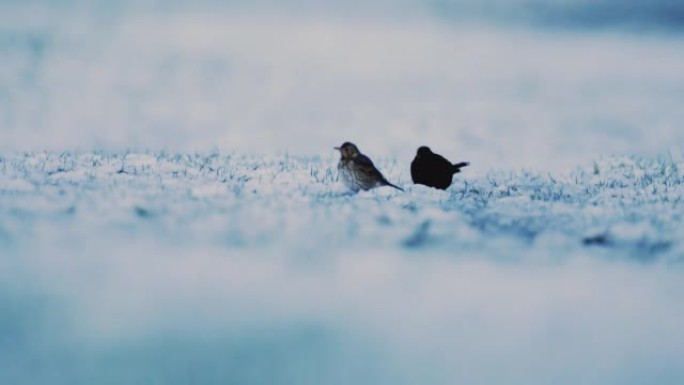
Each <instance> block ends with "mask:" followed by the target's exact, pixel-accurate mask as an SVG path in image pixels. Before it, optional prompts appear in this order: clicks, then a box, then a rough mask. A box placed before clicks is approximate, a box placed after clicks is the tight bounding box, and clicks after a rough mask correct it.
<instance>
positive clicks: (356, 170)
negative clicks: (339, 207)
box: [335, 142, 404, 192]
mask: <svg viewBox="0 0 684 385" xmlns="http://www.w3.org/2000/svg"><path fill="white" fill-rule="evenodd" d="M335 150H338V151H339V152H340V162H339V163H338V164H337V170H338V171H339V173H340V177H341V178H342V182H343V183H344V185H345V186H347V187H348V188H349V189H350V190H351V191H353V192H358V191H359V190H364V191H367V190H370V189H372V188H375V187H382V186H390V187H394V188H395V189H397V190H400V191H404V189H402V188H401V187H399V186H395V185H393V184H392V183H390V182H388V181H387V179H386V178H385V177H384V176H383V175H382V173H380V171H378V169H377V168H375V165H374V164H373V161H372V160H370V158H369V157H367V156H366V155H363V154H362V153H361V151H359V148H358V147H356V145H355V144H354V143H351V142H344V143H343V144H342V145H341V146H340V147H335Z"/></svg>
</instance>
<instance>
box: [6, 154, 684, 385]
mask: <svg viewBox="0 0 684 385" xmlns="http://www.w3.org/2000/svg"><path fill="white" fill-rule="evenodd" d="M335 161H336V160H335V159H334V158H333V157H332V156H331V157H329V158H325V159H321V158H312V157H309V158H305V157H252V156H249V157H247V156H242V155H239V154H221V153H205V154H176V155H173V154H162V153H159V154H151V153H150V154H134V153H130V154H108V153H102V152H100V153H35V154H26V155H19V156H8V157H3V158H2V159H1V163H0V194H1V195H0V199H1V202H2V205H0V247H1V250H2V251H3V256H2V259H0V285H1V287H2V296H0V301H1V303H2V308H3V312H2V315H0V328H2V342H3V344H2V345H3V351H4V352H5V354H3V355H2V356H0V368H1V369H2V370H0V373H2V374H0V376H2V378H3V383H13V384H22V383H24V384H33V383H38V384H47V383H50V384H61V383H63V384H80V383H82V384H86V383H95V382H97V383H138V382H141V381H142V382H145V383H164V384H168V383H179V384H185V383H236V384H285V383H297V384H318V383H364V384H397V383H406V384H414V383H432V384H451V383H481V384H486V383H539V384H548V383H554V384H558V383H560V384H576V383H596V384H599V383H600V384H606V383H614V384H641V383H645V382H650V381H658V383H669V384H675V383H678V382H679V380H681V379H682V378H683V376H684V370H683V369H682V366H681V362H680V357H681V355H682V353H684V351H683V349H684V333H682V332H681V321H682V319H684V318H683V317H684V302H683V301H682V300H681V293H682V292H683V290H684V280H683V279H682V272H683V270H682V262H684V259H683V258H684V243H683V242H682V239H684V223H682V213H683V210H682V207H683V206H682V205H683V204H684V202H682V197H684V173H683V172H682V171H684V162H682V160H681V158H679V157H677V156H665V157H663V158H659V159H643V158H627V157H618V158H605V159H602V160H597V161H596V162H595V163H594V164H593V165H590V166H587V167H584V168H578V169H577V170H575V171H574V172H572V173H569V174H567V175H562V174H551V173H543V174H539V173H533V172H525V171H506V172H498V171H492V172H490V173H487V175H486V176H484V177H478V178H473V177H471V176H469V175H468V172H467V171H466V172H465V173H464V174H462V176H461V177H459V178H458V180H457V181H456V182H455V184H454V186H452V188H451V189H450V190H448V191H445V192H443V191H439V190H434V189H430V188H424V187H422V186H414V185H411V184H410V180H409V177H408V175H407V171H406V168H407V166H406V165H405V164H403V163H400V162H397V161H396V160H394V159H386V160H379V161H378V165H379V166H380V168H381V169H383V170H384V171H386V174H387V176H388V178H389V179H390V180H393V181H396V182H397V183H399V184H400V185H402V186H403V187H404V188H405V189H406V190H407V191H406V193H401V192H398V191H395V190H393V189H389V188H385V189H379V190H375V191H371V192H363V193H360V194H358V195H351V196H350V195H348V194H345V191H344V190H343V188H342V187H341V185H340V184H339V183H337V182H336V178H337V175H336V171H335V167H334V166H335Z"/></svg>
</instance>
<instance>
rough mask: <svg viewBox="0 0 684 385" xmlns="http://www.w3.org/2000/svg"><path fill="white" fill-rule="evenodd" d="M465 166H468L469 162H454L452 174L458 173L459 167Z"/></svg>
mask: <svg viewBox="0 0 684 385" xmlns="http://www.w3.org/2000/svg"><path fill="white" fill-rule="evenodd" d="M465 166H470V162H461V163H456V164H455V165H453V166H452V168H451V170H452V171H453V172H454V174H458V173H459V172H461V169H462V168H463V167H465Z"/></svg>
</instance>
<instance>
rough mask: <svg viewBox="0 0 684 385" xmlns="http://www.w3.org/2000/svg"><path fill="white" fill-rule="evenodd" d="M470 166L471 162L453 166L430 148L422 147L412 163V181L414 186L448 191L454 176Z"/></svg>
mask: <svg viewBox="0 0 684 385" xmlns="http://www.w3.org/2000/svg"><path fill="white" fill-rule="evenodd" d="M468 165H470V162H460V163H456V164H452V163H451V162H449V161H448V160H446V159H445V158H444V157H443V156H441V155H439V154H435V153H434V152H432V150H430V147H428V146H420V147H418V151H417V152H416V157H415V158H414V159H413V161H412V162H411V179H413V183H414V184H422V185H425V186H429V187H435V188H438V189H441V190H446V189H447V188H449V186H451V182H452V178H453V176H454V174H458V173H459V172H461V168H463V167H466V166H468Z"/></svg>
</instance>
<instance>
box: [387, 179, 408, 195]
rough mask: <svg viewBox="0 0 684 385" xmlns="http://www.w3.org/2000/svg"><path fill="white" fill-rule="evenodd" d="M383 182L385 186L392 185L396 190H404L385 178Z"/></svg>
mask: <svg viewBox="0 0 684 385" xmlns="http://www.w3.org/2000/svg"><path fill="white" fill-rule="evenodd" d="M383 182H384V183H385V186H390V187H394V188H395V189H397V190H399V191H402V192H403V191H404V189H403V188H401V187H399V186H395V185H393V184H392V183H390V182H388V181H387V179H385V180H384V181H383Z"/></svg>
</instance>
